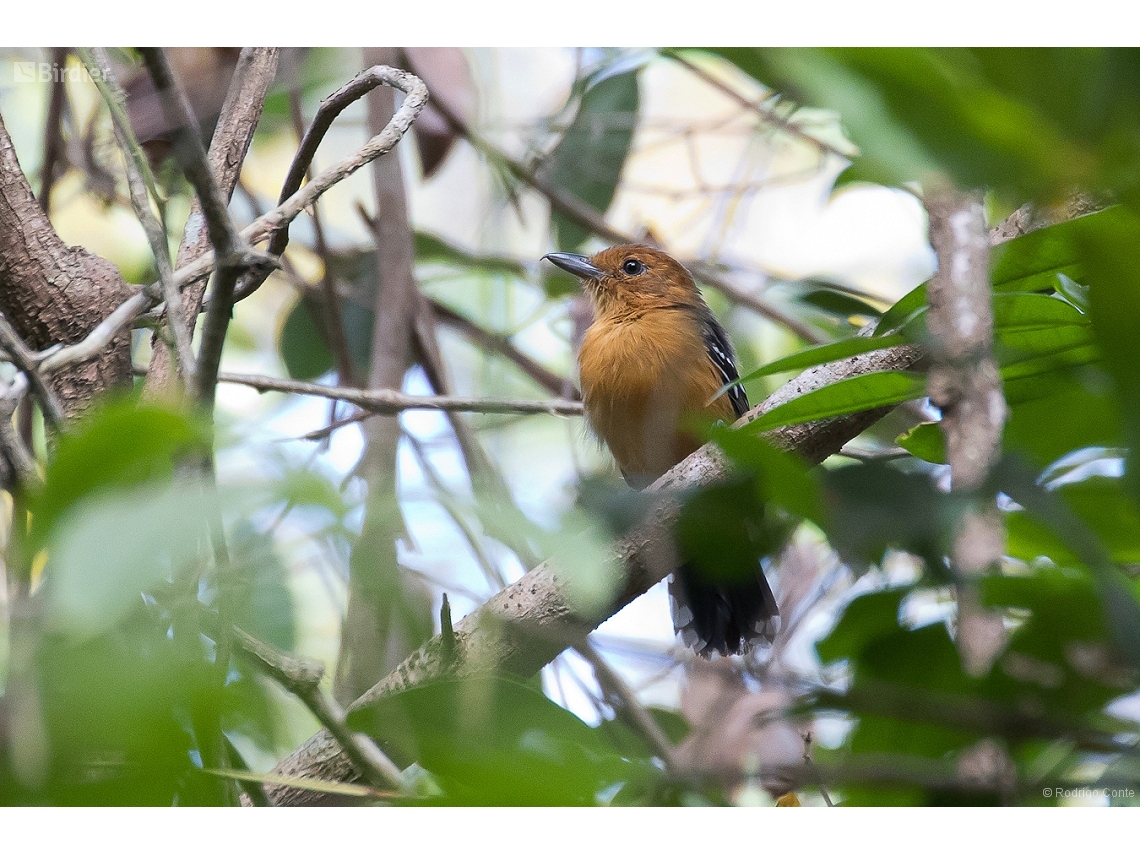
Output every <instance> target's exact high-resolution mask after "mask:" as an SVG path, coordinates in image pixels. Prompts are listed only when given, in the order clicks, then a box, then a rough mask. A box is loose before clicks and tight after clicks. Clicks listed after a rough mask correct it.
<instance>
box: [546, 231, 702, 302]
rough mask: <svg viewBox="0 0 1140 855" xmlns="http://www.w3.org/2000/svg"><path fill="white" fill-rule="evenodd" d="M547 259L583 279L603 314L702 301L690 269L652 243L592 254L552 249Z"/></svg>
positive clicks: (618, 247)
mask: <svg viewBox="0 0 1140 855" xmlns="http://www.w3.org/2000/svg"><path fill="white" fill-rule="evenodd" d="M543 258H546V259H547V260H549V261H550V262H551V263H552V264H555V265H557V266H558V267H561V268H562V269H563V270H565V271H567V272H568V273H573V274H574V275H575V276H578V277H580V278H581V279H582V283H583V285H584V286H585V288H586V292H587V293H588V294H589V295H590V298H591V301H592V302H593V304H594V312H595V313H596V314H597V315H599V316H605V315H607V314H611V313H623V312H629V311H640V310H644V309H649V308H656V307H661V306H666V305H669V306H676V305H700V304H701V303H702V300H701V296H700V292H699V291H697V286H696V285H695V284H694V283H693V277H692V276H690V275H689V271H687V270H686V269H685V268H684V267H683V266H682V265H681V263H680V262H678V261H677V260H676V259H674V258H672V257H670V256H669V255H666V254H665V253H664V252H662V251H661V250H659V249H654V248H653V247H651V246H642V245H641V244H621V245H620V246H611V247H610V248H609V249H603V250H602V251H601V252H598V253H595V254H594V255H591V256H588V257H587V256H585V255H575V254H574V253H570V252H552V253H549V254H548V255H544V256H543Z"/></svg>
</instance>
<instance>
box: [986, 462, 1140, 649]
mask: <svg viewBox="0 0 1140 855" xmlns="http://www.w3.org/2000/svg"><path fill="white" fill-rule="evenodd" d="M992 480H993V482H994V484H995V485H996V487H997V488H998V489H1000V490H1002V491H1003V492H1005V493H1006V494H1007V495H1009V496H1010V498H1012V499H1013V500H1014V501H1015V502H1017V503H1018V504H1019V505H1021V506H1022V507H1023V508H1025V510H1026V511H1027V512H1028V513H1030V514H1032V515H1033V516H1035V517H1036V518H1037V519H1038V520H1040V521H1041V522H1043V523H1045V524H1046V525H1048V526H1049V528H1050V529H1051V530H1052V531H1053V532H1055V533H1056V534H1057V535H1058V536H1059V537H1060V539H1061V540H1062V541H1063V542H1064V544H1065V546H1066V548H1068V549H1069V550H1071V551H1072V553H1073V554H1074V555H1076V556H1077V558H1078V559H1079V560H1080V562H1081V563H1082V564H1083V565H1084V566H1085V567H1087V568H1088V570H1089V571H1090V572H1091V573H1092V575H1093V578H1094V579H1095V580H1096V585H1097V590H1098V592H1099V594H1100V598H1101V605H1102V608H1103V609H1104V613H1105V617H1106V619H1107V623H1108V626H1109V629H1110V630H1111V632H1112V637H1113V639H1114V641H1115V642H1116V643H1117V645H1119V647H1120V649H1121V650H1122V651H1123V652H1124V654H1125V655H1126V656H1127V657H1128V659H1129V661H1130V663H1131V664H1132V665H1133V667H1137V666H1140V603H1138V602H1137V600H1136V597H1135V596H1134V594H1133V593H1132V591H1131V590H1130V589H1129V587H1128V586H1127V585H1126V584H1125V582H1124V579H1123V577H1122V576H1121V574H1120V571H1119V570H1118V569H1117V568H1116V567H1115V565H1113V564H1112V561H1111V557H1110V555H1109V554H1108V551H1107V550H1106V549H1105V547H1104V544H1103V543H1102V542H1101V540H1100V538H1099V537H1098V536H1097V535H1096V533H1095V532H1094V530H1093V529H1091V528H1090V527H1089V526H1088V525H1087V524H1086V523H1085V522H1084V520H1082V519H1081V518H1080V516H1078V515H1077V514H1076V513H1075V512H1074V511H1073V509H1072V507H1071V506H1070V505H1069V503H1068V502H1067V501H1065V498H1064V496H1063V495H1062V494H1059V493H1058V492H1057V491H1049V490H1045V489H1043V488H1042V487H1041V486H1040V485H1039V484H1038V483H1037V479H1036V477H1035V473H1034V472H1033V470H1032V469H1030V468H1029V467H1027V466H1026V465H1025V464H1024V463H1022V462H1021V461H1019V460H1017V459H1016V458H1011V457H1005V458H1003V459H1002V461H1001V462H1000V463H999V464H998V465H997V466H996V467H995V468H994V470H993V473H992ZM1135 513H1136V511H1135V509H1133V514H1135Z"/></svg>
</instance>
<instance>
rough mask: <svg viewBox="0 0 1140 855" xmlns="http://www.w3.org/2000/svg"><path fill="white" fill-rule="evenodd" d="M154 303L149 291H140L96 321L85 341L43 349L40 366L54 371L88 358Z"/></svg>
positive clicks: (45, 369) (48, 372)
mask: <svg viewBox="0 0 1140 855" xmlns="http://www.w3.org/2000/svg"><path fill="white" fill-rule="evenodd" d="M153 305H154V300H153V299H152V298H151V297H150V295H148V294H147V293H146V291H143V290H139V291H137V292H136V293H135V294H134V296H133V297H130V298H128V299H127V300H126V301H124V302H123V303H121V304H120V305H119V307H118V308H116V309H115V311H113V312H111V314H109V315H107V317H105V318H104V319H103V320H102V321H100V322H99V323H98V324H96V325H95V328H94V329H93V330H91V332H89V333H87V335H86V337H84V338H83V339H82V340H81V341H78V342H76V343H75V344H70V345H68V346H67V347H61V348H58V349H57V348H55V347H51V348H48V349H47V350H45V351H41V353H40V356H41V357H42V358H43V362H41V363H40V370H41V371H43V372H44V373H46V374H50V373H52V372H53V371H57V370H58V369H60V368H62V367H63V366H65V365H71V364H72V363H74V362H82V361H83V360H84V359H90V358H91V357H93V356H96V355H97V354H99V353H100V352H101V351H102V350H103V348H105V347H106V346H107V345H108V344H109V343H110V341H111V339H113V338H114V337H115V336H116V335H118V334H119V332H120V331H122V330H123V329H125V328H126V327H128V326H130V325H131V324H133V323H134V322H135V320H136V319H137V318H139V317H140V316H142V314H143V313H144V312H146V311H147V309H149V308H150V307H151V306H153Z"/></svg>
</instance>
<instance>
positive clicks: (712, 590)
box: [544, 244, 778, 656]
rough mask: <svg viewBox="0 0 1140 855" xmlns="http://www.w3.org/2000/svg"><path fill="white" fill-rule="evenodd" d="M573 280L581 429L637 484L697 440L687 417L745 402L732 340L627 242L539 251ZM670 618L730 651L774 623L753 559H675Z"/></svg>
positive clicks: (675, 280) (649, 255) (657, 256)
mask: <svg viewBox="0 0 1140 855" xmlns="http://www.w3.org/2000/svg"><path fill="white" fill-rule="evenodd" d="M544 257H545V258H546V259H548V260H549V261H551V262H553V263H554V264H556V265H557V266H558V267H561V268H562V269H563V270H566V271H568V272H570V273H573V274H574V275H575V276H578V277H580V278H581V279H582V281H583V283H584V285H585V290H586V292H587V294H588V295H589V297H590V301H591V303H592V304H593V309H594V322H593V324H592V325H591V326H590V328H589V329H588V330H587V331H586V335H585V338H584V339H583V341H582V347H581V350H580V351H579V354H578V367H579V377H580V380H581V383H582V400H583V403H584V404H585V408H586V419H587V421H588V423H589V425H590V428H591V429H592V430H593V431H594V433H596V434H597V435H598V436H599V437H600V438H601V439H602V441H603V442H605V444H606V445H607V446H608V447H609V449H610V451H611V452H612V454H613V456H614V459H615V460H616V461H617V464H618V467H619V468H620V469H621V474H622V476H623V477H624V478H625V480H626V483H628V484H629V485H630V486H631V487H633V488H634V489H637V490H641V489H644V488H645V487H648V486H649V485H650V484H652V483H653V482H654V481H655V480H657V478H659V477H660V476H661V475H663V474H664V473H665V472H666V471H668V470H669V469H670V468H672V467H673V465H674V464H676V463H679V462H680V461H681V460H684V459H685V457H687V456H688V455H689V454H691V453H692V452H694V451H696V450H697V448H698V447H700V445H701V441H700V439H699V438H698V437H697V436H695V435H694V434H693V433H692V432H691V431H690V428H691V426H692V424H693V423H694V421H697V420H699V419H701V418H704V419H705V420H706V421H708V422H715V421H724V422H726V423H729V424H731V423H732V422H734V421H735V420H736V419H737V418H739V417H740V416H742V415H744V413H745V412H747V410H748V396H747V395H746V394H745V392H744V389H743V388H742V387H741V386H739V385H737V386H733V387H732V388H731V389H729V390H728V391H727V392H724V393H722V394H718V392H720V390H721V388H722V387H724V386H725V385H726V384H728V383H731V382H732V381H734V380H736V379H738V377H739V375H738V374H737V371H736V361H735V356H734V354H733V350H732V345H731V344H730V343H729V340H728V335H727V334H726V333H725V331H724V328H723V327H721V325H720V324H719V323H717V320H716V318H714V317H713V314H712V311H710V309H709V307H708V306H707V305H706V304H705V301H704V300H703V299H702V297H701V294H700V292H699V291H698V290H697V286H696V284H695V283H694V282H693V277H692V276H690V275H689V271H687V270H686V269H685V268H684V267H683V266H682V265H681V264H679V263H678V262H677V261H676V260H674V259H673V258H671V257H670V256H668V255H666V254H665V253H664V252H661V251H660V250H657V249H654V248H652V247H648V246H640V245H636V244H627V245H622V246H614V247H610V248H609V249H605V250H602V251H601V252H599V253H597V254H596V255H593V256H590V257H588V258H587V257H586V256H582V255H574V254H572V253H567V252H552V253H550V254H549V255H546V256H544ZM669 593H670V596H671V599H672V605H673V624H674V626H675V627H676V629H677V632H678V633H679V634H680V635H681V638H682V639H683V640H684V641H685V643H686V644H688V645H689V646H690V647H693V648H694V649H695V650H696V651H697V652H698V653H699V654H701V655H703V656H708V655H710V654H711V653H713V652H714V651H715V652H717V653H720V654H722V655H723V654H727V653H738V652H741V651H742V650H744V649H745V647H746V646H747V644H748V643H749V642H751V641H752V640H754V639H757V638H765V639H767V640H769V641H770V640H771V639H772V638H773V637H774V636H775V632H776V629H777V627H778V618H777V615H778V610H777V608H776V600H775V598H774V597H773V596H772V590H771V588H769V587H768V582H767V580H766V579H765V578H764V573H763V571H762V570H761V569H760V567H759V565H757V567H756V573H755V575H754V576H749V578H747V579H742V580H739V581H732V582H723V581H721V582H716V583H714V582H710V581H706V580H704V579H701V578H700V576H699V574H698V573H697V572H696V568H694V567H693V566H692V565H689V564H687V565H685V566H682V567H681V568H679V569H678V570H677V572H675V573H674V574H673V579H672V581H671V582H670V585H669Z"/></svg>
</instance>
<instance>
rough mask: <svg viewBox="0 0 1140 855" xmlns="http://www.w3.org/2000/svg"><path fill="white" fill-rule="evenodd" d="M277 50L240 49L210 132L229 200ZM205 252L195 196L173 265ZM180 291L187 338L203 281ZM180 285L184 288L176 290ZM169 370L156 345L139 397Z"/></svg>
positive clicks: (214, 166) (215, 169)
mask: <svg viewBox="0 0 1140 855" xmlns="http://www.w3.org/2000/svg"><path fill="white" fill-rule="evenodd" d="M278 54H279V51H278V49H277V48H256V47H247V48H242V52H241V55H240V56H239V57H238V62H237V65H236V67H235V68H234V72H233V78H232V80H231V82H230V88H229V91H228V92H227V93H226V100H225V103H224V104H223V105H222V112H221V115H220V116H219V118H218V123H217V126H216V127H215V128H214V136H213V139H211V141H210V150H209V153H208V155H207V157H208V159H209V163H210V172H211V173H212V174H213V176H214V180H215V182H216V183H217V186H218V188H219V190H220V191H221V192H222V194H223V195H224V196H225V197H226V198H227V199H229V198H230V197H232V195H233V190H234V186H235V185H236V184H237V180H238V176H239V174H240V172H241V166H242V163H243V162H244V161H245V155H246V152H247V151H248V150H249V145H250V143H251V142H252V140H253V133H254V130H256V128H257V125H258V122H259V121H260V119H261V111H262V108H263V106H264V104H265V93H266V92H267V91H268V89H269V86H270V84H272V83H273V79H274V76H275V75H276V72H277V59H278ZM209 249H210V243H209V239H208V234H207V231H206V230H205V229H203V228H202V203H201V202H200V201H199V200H198V198H197V197H195V198H194V202H193V204H192V205H191V207H190V216H189V217H188V218H187V220H186V226H185V228H184V231H183V234H182V242H181V245H180V246H179V247H178V257H177V259H176V261H175V267H176V268H181V267H184V266H186V265H187V264H190V263H191V262H193V261H196V260H197V259H199V258H200V257H201V256H202V255H204V254H205V253H206V252H207V251H208V250H209ZM176 283H177V284H178V285H179V286H180V290H181V293H182V296H181V303H182V311H183V317H184V318H185V321H184V323H185V324H186V332H187V334H190V335H192V333H193V330H194V326H195V325H196V324H197V321H198V315H199V314H200V312H201V308H202V298H203V295H204V293H205V290H206V283H205V281H204V280H202V281H194V282H189V283H182V282H179V281H178V280H177V279H176ZM182 285H185V287H184V288H182V287H181V286H182ZM172 369H173V370H174V371H175V373H177V367H176V366H172V365H171V360H170V354H169V352H168V350H167V349H166V348H165V347H155V348H154V349H153V351H152V353H151V358H150V372H149V373H148V374H147V379H146V385H145V386H144V389H143V394H144V396H146V397H154V396H157V395H159V394H161V391H162V390H163V389H165V388H167V386H168V383H169V380H170V376H171V371H172Z"/></svg>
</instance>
